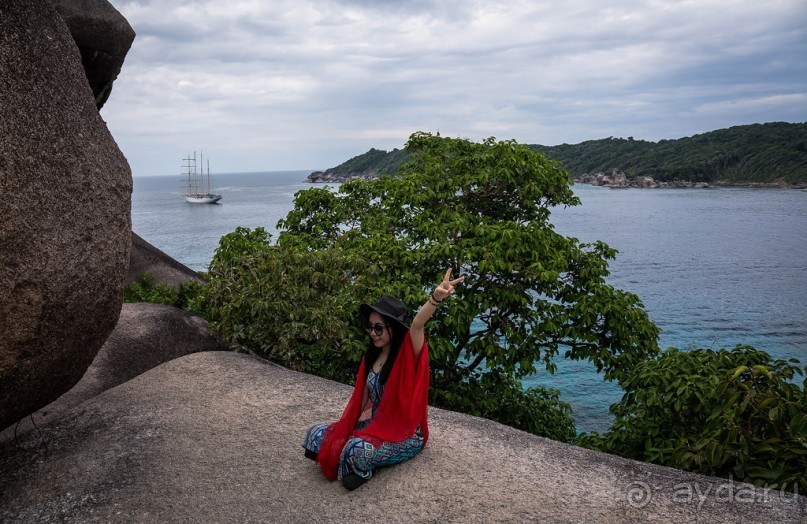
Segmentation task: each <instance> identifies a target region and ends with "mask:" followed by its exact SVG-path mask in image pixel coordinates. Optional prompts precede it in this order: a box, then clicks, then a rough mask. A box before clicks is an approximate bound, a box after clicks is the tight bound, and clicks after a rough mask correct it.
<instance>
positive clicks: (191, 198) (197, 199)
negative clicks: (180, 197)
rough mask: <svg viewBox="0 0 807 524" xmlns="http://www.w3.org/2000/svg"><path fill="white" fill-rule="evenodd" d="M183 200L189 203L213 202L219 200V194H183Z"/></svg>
mask: <svg viewBox="0 0 807 524" xmlns="http://www.w3.org/2000/svg"><path fill="white" fill-rule="evenodd" d="M184 196H185V200H186V201H187V202H190V203H191V204H215V203H216V202H218V201H219V200H221V195H213V194H206V195H184Z"/></svg>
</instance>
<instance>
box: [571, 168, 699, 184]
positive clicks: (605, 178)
mask: <svg viewBox="0 0 807 524" xmlns="http://www.w3.org/2000/svg"><path fill="white" fill-rule="evenodd" d="M574 182H575V183H577V184H590V185H592V186H604V187H613V188H626V187H638V188H646V189H655V188H668V187H674V188H695V189H705V188H708V187H711V186H710V185H709V184H708V183H706V182H691V181H689V180H669V181H667V180H664V181H662V180H655V179H654V178H653V177H652V176H637V177H633V178H628V177H627V176H626V175H625V173H624V172H622V171H620V170H619V169H612V170H611V173H605V172H599V173H594V174H593V175H582V176H579V177H576V178H575V179H574Z"/></svg>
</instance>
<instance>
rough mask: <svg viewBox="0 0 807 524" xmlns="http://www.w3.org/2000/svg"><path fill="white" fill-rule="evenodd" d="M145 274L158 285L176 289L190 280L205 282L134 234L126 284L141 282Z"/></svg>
mask: <svg viewBox="0 0 807 524" xmlns="http://www.w3.org/2000/svg"><path fill="white" fill-rule="evenodd" d="M144 273H145V274H147V275H149V276H151V277H153V278H154V281H155V282H156V283H158V284H162V285H164V286H167V287H171V288H174V289H177V288H179V286H180V284H182V283H183V282H187V281H188V280H195V281H197V282H204V279H203V278H202V277H201V276H200V275H199V273H197V272H196V271H194V270H192V269H191V268H189V267H188V266H186V265H185V264H182V263H180V262H177V261H176V260H174V259H173V258H171V257H170V256H168V255H167V254H165V253H164V252H163V251H160V250H159V249H157V248H156V247H154V246H153V245H151V244H149V243H148V242H146V241H145V240H143V239H142V238H141V237H140V235H138V234H137V233H134V232H133V233H132V250H131V252H130V254H129V269H128V271H127V273H126V283H127V284H131V283H133V282H138V281H140V279H141V278H142V277H143V274H144Z"/></svg>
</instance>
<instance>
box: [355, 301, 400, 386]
mask: <svg viewBox="0 0 807 524" xmlns="http://www.w3.org/2000/svg"><path fill="white" fill-rule="evenodd" d="M381 316H382V318H383V319H384V323H385V324H386V325H387V327H388V329H389V330H390V332H391V333H392V337H391V342H390V347H389V356H388V357H387V361H386V362H384V366H383V367H382V368H381V376H380V377H378V380H379V382H380V383H381V384H386V383H387V379H388V378H389V374H390V371H392V366H394V365H395V360H396V359H397V358H398V351H399V350H400V349H401V345H403V341H404V338H405V337H406V332H407V331H409V329H407V327H406V326H404V325H402V324H401V323H400V322H397V321H394V320H393V319H391V318H390V317H388V316H386V315H381ZM380 354H381V350H380V349H378V348H377V347H375V344H374V343H373V339H372V338H370V341H369V343H368V344H367V351H365V353H364V369H365V371H367V372H368V373H369V371H370V370H371V369H372V368H373V364H375V361H376V360H377V359H378V356H379V355H380ZM365 378H366V377H362V380H363V379H365Z"/></svg>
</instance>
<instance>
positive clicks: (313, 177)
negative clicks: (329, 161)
mask: <svg viewBox="0 0 807 524" xmlns="http://www.w3.org/2000/svg"><path fill="white" fill-rule="evenodd" d="M376 178H378V172H377V171H373V170H370V171H361V172H350V173H337V172H335V171H331V170H330V169H329V170H327V171H314V172H313V173H311V174H310V175H308V177H306V181H307V182H311V183H312V184H322V183H335V184H341V183H343V182H347V181H348V180H353V179H359V180H375V179H376Z"/></svg>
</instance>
